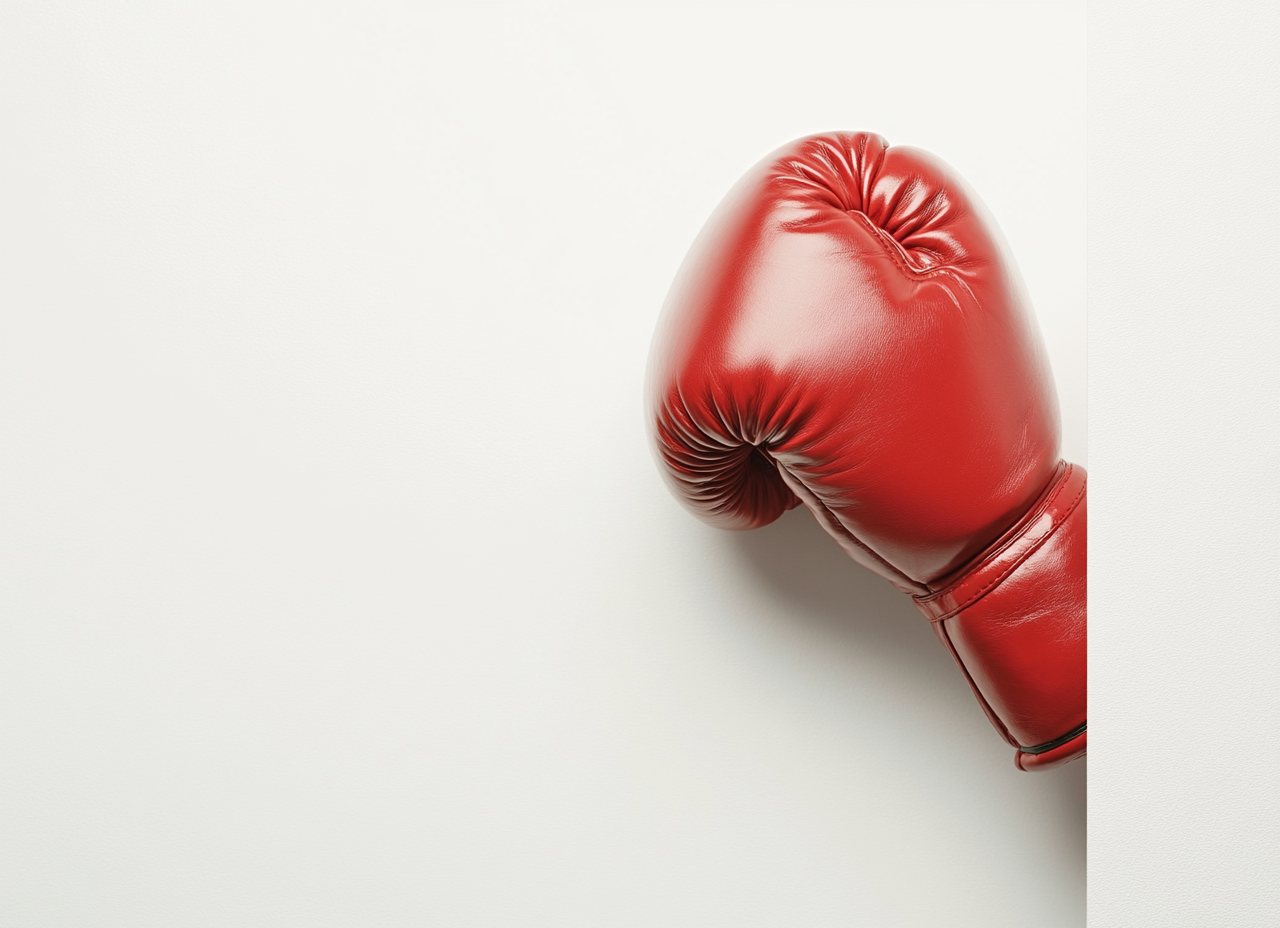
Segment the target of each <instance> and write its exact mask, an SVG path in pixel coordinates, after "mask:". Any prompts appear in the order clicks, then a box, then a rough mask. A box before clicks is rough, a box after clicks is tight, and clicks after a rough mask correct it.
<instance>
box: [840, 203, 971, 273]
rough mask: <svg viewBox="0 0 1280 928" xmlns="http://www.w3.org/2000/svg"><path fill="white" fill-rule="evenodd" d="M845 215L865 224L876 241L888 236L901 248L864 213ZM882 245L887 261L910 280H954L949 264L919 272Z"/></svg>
mask: <svg viewBox="0 0 1280 928" xmlns="http://www.w3.org/2000/svg"><path fill="white" fill-rule="evenodd" d="M845 213H846V214H847V215H849V216H856V217H857V218H858V219H860V220H862V221H863V222H864V223H866V224H867V227H868V228H869V229H870V230H871V231H872V232H874V233H875V234H876V238H877V239H883V237H884V236H885V235H887V236H889V238H890V239H892V241H893V242H894V244H896V245H897V246H898V248H902V243H901V242H899V241H898V240H897V239H896V238H893V233H891V232H889V231H888V230H887V229H882V228H880V227H879V226H878V225H876V224H875V223H874V222H872V221H871V217H870V216H868V215H867V214H866V213H864V212H863V211H862V210H860V209H848V210H845ZM882 244H884V246H885V254H887V255H888V256H889V259H890V260H891V261H893V263H894V264H896V265H897V266H898V270H900V271H902V272H903V273H904V274H906V275H907V276H908V277H910V278H912V279H913V280H931V279H932V278H934V277H941V276H947V277H951V278H952V279H954V278H955V268H954V267H953V266H952V265H950V264H940V265H938V266H937V267H931V268H929V269H928V270H924V271H919V270H916V269H915V268H913V267H912V266H911V265H909V264H907V262H906V261H905V260H904V259H903V257H902V255H901V254H900V253H899V252H898V250H897V248H894V247H893V246H892V245H890V244H889V243H888V242H882ZM904 250H905V249H904ZM966 289H967V288H966Z"/></svg>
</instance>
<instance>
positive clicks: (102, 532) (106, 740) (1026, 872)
mask: <svg viewBox="0 0 1280 928" xmlns="http://www.w3.org/2000/svg"><path fill="white" fill-rule="evenodd" d="M1084 29H1085V17H1084V10H1083V7H1082V6H1080V5H1078V4H1073V5H1068V6H1053V5H1039V4H1034V5H1018V6H989V5H984V6H981V7H972V6H968V5H963V4H949V5H945V6H917V5H886V4H882V3H877V4H873V5H868V6H855V5H846V6H836V7H807V6H795V5H785V6H773V7H731V6H705V7H697V8H692V9H685V8H679V7H644V8H635V7H615V6H597V7H572V8H566V7H535V8H485V9H478V10H477V9H472V8H466V9H464V8H453V7H450V8H431V9H429V10H417V11H411V10H406V9H400V8H391V7H367V6H365V5H363V4H350V5H348V6H347V7H346V8H345V9H341V10H337V11H334V10H332V9H329V8H327V7H326V8H325V9H323V10H322V9H317V8H315V7H314V6H309V5H299V6H294V7H289V6H273V7H270V8H268V9H260V8H258V7H248V6H246V7H241V8H236V9H216V10H204V11H200V10H197V9H195V8H194V6H188V7H186V8H184V9H182V10H177V9H174V8H172V7H164V6H158V5H157V6H152V7H133V6H129V7H125V6H115V5H108V6H102V5H95V6H89V5H86V6H84V7H82V8H79V9H70V8H63V7H38V6H34V5H32V6H25V7H19V6H16V5H6V6H5V7H4V10H3V13H2V14H0V122H2V124H3V127H4V129H3V133H4V140H3V142H2V143H0V198H3V199H2V200H0V234H2V235H3V243H2V247H0V304H2V308H0V435H2V436H3V441H0V520H2V523H3V529H2V530H0V617H2V618H0V699H2V700H3V706H4V708H3V712H2V713H0V744H2V745H3V761H2V762H0V823H2V824H0V922H3V923H5V924H12V925H24V926H33V928H34V926H55V925H56V926H94V928H111V926H130V928H140V926H166V928H172V926H187V925H219V926H224V925H244V926H272V928H275V926H290V925H297V926H307V928H318V926H325V925H333V926H344V928H347V926H353V925H379V926H391V925H404V926H420V925H448V926H526V925H528V926H534V925H548V926H551V925H555V926H602V925H607V926H629V925H634V926H657V925H662V926H691V928H692V926H697V928H707V926H720V925H723V926H734V928H746V926H778V925H797V926H826V925H832V926H834V925H868V926H892V925H902V926H917V925H919V926H924V925H930V926H932V925H940V924H945V925H947V926H952V928H959V926H968V925H972V926H982V928H999V926H1021V925H1026V924H1030V923H1034V924H1037V925H1040V926H1046V928H1048V926H1067V925H1078V924H1080V923H1081V921H1082V920H1083V917H1084V879H1085V860H1084V850H1085V844H1084V841H1085V832H1084V827H1085V772H1086V763H1085V762H1080V763H1076V764H1073V765H1070V766H1068V767H1066V768H1063V769H1060V770H1057V771H1052V772H1049V773H1046V774H1044V775H1040V776H1032V775H1026V774H1021V773H1019V772H1017V771H1016V770H1015V769H1014V766H1013V763H1012V756H1011V755H1012V752H1011V749H1009V748H1008V747H1007V746H1005V745H1004V743H1003V742H1002V741H1000V739H999V738H998V737H997V736H996V735H995V733H994V732H993V731H992V730H991V729H990V726H989V725H988V723H987V721H986V720H985V718H984V717H983V716H982V713H981V711H980V710H979V708H978V706H977V704H976V703H975V702H974V700H973V698H972V697H971V695H970V694H969V692H968V688H967V686H966V685H965V684H964V682H963V680H962V679H961V678H960V676H959V674H958V672H957V671H956V670H955V668H954V667H953V666H952V663H951V659H950V658H949V657H948V656H947V655H946V654H945V653H943V651H942V650H941V649H940V648H939V647H938V645H937V644H936V642H935V641H934V639H933V637H932V634H931V633H930V630H929V628H928V625H927V623H926V622H925V621H924V620H923V619H922V618H921V617H920V616H919V615H918V614H917V613H916V611H915V610H914V608H913V607H912V606H911V605H910V603H909V602H907V601H906V600H905V599H903V598H900V597H899V596H898V595H897V594H896V593H894V592H893V590H892V589H890V588H889V587H888V585H887V584H885V583H883V582H882V581H880V580H878V579H876V578H875V577H873V576H871V575H870V574H868V573H867V572H865V571H863V570H861V569H860V568H858V567H857V566H856V565H854V564H853V563H851V562H849V561H847V560H846V559H845V558H844V557H843V555H842V554H841V553H840V552H839V550H838V549H837V548H836V547H835V545H834V544H832V543H831V542H830V541H829V540H828V539H827V538H826V536H825V535H824V534H823V533H822V532H821V530H820V529H818V527H817V526H816V525H815V524H814V523H813V522H812V520H811V519H810V518H809V517H808V516H807V515H806V514H805V513H804V512H793V513H791V514H789V515H788V516H787V517H785V518H784V519H782V520H781V521H780V522H779V523H777V524H775V525H774V526H772V527H770V528H768V529H765V530H761V531H759V532H756V533H753V534H748V535H731V534H722V533H718V532H716V531H714V530H711V529H708V528H705V527H704V526H702V525H700V524H699V523H698V522H696V521H695V520H694V519H693V518H691V517H690V516H688V515H687V514H686V513H685V512H684V511H683V510H681V509H680V508H679V506H678V505H677V504H676V503H675V502H674V500H672V499H671V498H670V497H669V496H668V494H667V493H666V491H665V489H664V488H663V485H662V484H661V482H660V480H659V477H658V474H657V472H656V470H655V468H654V467H653V465H652V463H651V461H650V459H649V455H648V450H647V447H646V444H645V438H644V430H643V421H642V416H641V379H642V374H643V366H644V361H645V357H646V353H647V350H648V342H649V335H650V331H651V328H652V325H653V323H654V320H655V318H656V315H657V312H658V310H659V307H660V305H661V303H662V299H663V296H664V294H665V291H666V288H667V286H668V283H669V282H670V279H671V277H672V274H673V273H674V271H675V269H676V267H677V266H678V264H679V262H680V260H681V258H682V256H683V253H684V250H685V248H686V247H687V246H688V244H689V242H690V241H691V239H692V238H693V236H694V234H695V233H696V232H697V230H698V228H699V227H700V225H701V223H702V221H703V219H704V218H705V217H706V215H707V214H708V213H709V212H710V210H711V209H712V208H713V207H714V205H715V203H716V202H717V200H718V199H719V197H720V196H721V195H722V194H723V193H724V192H725V190H726V189H727V188H728V186H729V185H730V184H731V183H732V182H733V181H734V180H735V179H736V178H737V177H738V176H739V174H740V173H741V172H742V171H743V170H745V169H746V168H747V167H748V166H749V165H751V164H752V163H753V162H754V161H756V160H757V159H758V158H760V157H761V156H763V155H764V154H766V153H767V152H768V151H770V150H772V149H773V148H775V147H776V146H778V145H779V144H781V143H783V142H785V141H787V140H789V139H791V138H793V137H796V136H798V135H801V134H805V133H809V132H813V131H819V130H828V129H837V128H848V129H864V128H865V129H872V130H875V131H879V132H881V133H882V134H884V135H885V136H887V137H888V138H889V139H890V141H892V142H900V143H911V144H915V145H920V146H923V147H926V148H929V149H931V150H933V151H935V152H936V153H938V154H939V155H941V156H943V157H944V158H946V159H947V160H949V161H950V162H951V163H953V164H954V165H956V166H957V167H958V168H959V169H960V170H961V172H962V173H963V174H965V175H966V176H967V177H968V178H969V179H970V181H971V182H972V183H973V185H974V186H975V187H976V188H977V189H978V190H979V191H981V192H982V194H983V195H984V197H985V198H986V200H987V202H988V204H989V205H990V207H991V208H992V210H993V211H994V213H995V214H996V216H997V217H998V218H999V220H1000V221H1001V223H1002V225H1003V227H1004V230H1005V232H1006V234H1007V236H1008V238H1009V239H1010V241H1011V244H1012V247H1013V250H1014V253H1015V254H1016V255H1017V257H1018V259H1019V261H1020V262H1021V265H1022V268H1023V270H1024V273H1025V275H1026V278H1027V280H1028V283H1029V286H1030V289H1031V292H1032V294H1033V296H1034V298H1035V302H1036V307H1037V311H1038V313H1039V315H1040V321H1041V324H1042V327H1043V329H1044V332H1045V335H1046V338H1047V341H1048V344H1049V347H1050V351H1051V354H1052V359H1053V363H1054V369H1055V374H1056V376H1057V378H1058V383H1059V389H1060V393H1061V399H1062V403H1063V412H1064V428H1065V436H1064V438H1065V452H1066V454H1067V456H1068V457H1070V458H1071V459H1073V460H1075V461H1078V462H1081V463H1086V464H1087V463H1088V462H1087V449H1086V435H1085V426H1086V423H1085V401H1086V393H1085V367H1084V365H1085V332H1084V325H1085V281H1086V277H1085V257H1086V251H1085V207H1086V191H1085V153H1086V146H1085V127H1086V121H1085V109H1084V107H1085V93H1084V87H1085V44H1084V41H1085V33H1084Z"/></svg>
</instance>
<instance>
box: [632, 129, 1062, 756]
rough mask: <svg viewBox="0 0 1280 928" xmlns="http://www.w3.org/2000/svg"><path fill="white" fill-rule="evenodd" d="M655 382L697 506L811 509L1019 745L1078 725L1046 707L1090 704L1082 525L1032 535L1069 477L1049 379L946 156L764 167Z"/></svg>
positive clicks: (811, 158) (830, 139) (860, 139)
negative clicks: (911, 610)
mask: <svg viewBox="0 0 1280 928" xmlns="http://www.w3.org/2000/svg"><path fill="white" fill-rule="evenodd" d="M647 391H648V402H649V421H650V425H651V429H652V434H653V438H654V443H655V447H656V449H657V453H658V456H659V459H660V461H661V462H662V465H663V468H662V469H663V471H664V473H665V475H666V477H667V479H668V482H669V483H670V485H671V487H672V489H673V490H674V492H675V494H676V496H677V497H678V498H680V499H681V500H682V501H683V502H684V503H685V505H687V506H688V507H689V508H690V509H692V510H693V511H694V512H695V513H696V514H697V515H698V516H700V517H701V518H703V519H705V520H706V521H708V522H711V523H712V524H715V525H719V526H722V527H724V528H734V529H747V528H754V527H756V526H760V525H764V524H766V523H768V522H770V521H772V520H773V519H775V518H777V517H778V516H779V515H780V514H781V513H782V512H783V511H785V510H786V509H788V508H790V507H792V506H795V505H797V504H798V503H804V504H805V505H806V506H807V507H808V508H809V509H810V511H812V512H813V514H814V515H815V516H816V517H817V518H818V520H819V522H821V523H822V525H823V526H824V527H825V528H826V529H827V531H828V532H830V534H831V535H832V536H833V537H834V538H835V539H836V541H837V542H839V543H840V544H841V545H842V546H843V547H844V549H845V550H846V551H847V552H848V553H849V554H850V555H851V556H852V557H853V558H854V559H855V560H857V561H858V562H859V563H862V564H864V565H865V566H867V567H869V568H871V569H872V570H875V571H876V572H878V573H879V574H881V575H882V576H884V577H886V578H888V579H889V580H890V581H891V582H893V583H894V584H895V585H896V586H897V587H898V588H899V589H900V590H902V591H904V592H907V593H910V594H912V595H913V596H916V597H918V598H919V599H918V601H919V602H921V604H922V608H924V609H925V610H926V612H927V613H928V614H930V615H931V616H935V613H936V617H939V623H940V624H939V625H938V626H937V627H938V628H940V629H941V631H940V634H943V633H945V634H946V635H949V636H950V637H951V642H950V645H949V646H950V647H951V649H952V651H953V653H954V654H956V656H957V659H958V660H960V661H961V662H962V666H963V667H964V669H965V671H966V673H967V674H968V675H969V677H970V679H971V682H973V683H974V685H975V691H977V692H979V694H980V698H982V699H985V701H986V703H987V705H986V706H985V708H987V709H988V711H989V713H990V714H992V715H993V721H994V722H995V723H996V724H997V727H998V728H1001V727H1003V729H1004V730H1005V731H1007V732H1008V733H1009V734H1010V736H1011V737H1012V738H1013V739H1014V740H1015V741H1018V742H1019V743H1021V744H1022V745H1024V746H1030V745H1032V744H1039V743H1041V742H1027V741H1024V740H1021V739H1022V738H1024V737H1035V736H1037V733H1039V732H1041V731H1042V730H1046V731H1047V730H1049V729H1052V728H1053V727H1054V726H1055V725H1058V724H1059V722H1060V720H1061V719H1064V718H1068V717H1070V718H1074V715H1073V713H1074V712H1075V708H1072V709H1070V710H1068V709H1066V708H1064V707H1063V706H1060V705H1057V704H1054V705H1048V704H1045V705H1043V706H1040V705H1039V704H1038V703H1037V700H1038V699H1041V698H1044V699H1046V700H1049V701H1050V702H1052V701H1054V700H1059V699H1067V698H1068V697H1067V696H1066V695H1065V694H1066V693H1067V691H1068V690H1070V691H1071V693H1072V694H1074V693H1075V692H1076V691H1077V690H1078V693H1079V706H1078V708H1079V710H1080V713H1081V714H1082V713H1083V709H1084V703H1083V693H1084V689H1083V686H1084V674H1083V663H1082V656H1083V640H1084V619H1083V615H1084V596H1085V593H1084V573H1083V565H1084V547H1083V529H1082V528H1081V529H1080V534H1079V544H1078V545H1074V546H1068V547H1070V550H1069V551H1067V550H1066V549H1065V548H1064V549H1063V550H1059V547H1060V546H1059V545H1058V544H1051V543H1046V542H1044V540H1043V538H1041V541H1040V543H1039V545H1038V546H1037V545H1036V543H1035V538H1038V537H1040V536H1041V535H1043V533H1044V532H1045V531H1046V530H1047V528H1048V526H1047V525H1046V524H1041V523H1042V522H1043V518H1042V516H1044V513H1043V512H1042V513H1041V514H1040V515H1039V516H1035V513H1036V511H1037V507H1040V508H1041V509H1043V508H1044V507H1045V506H1046V505H1048V504H1047V503H1046V502H1045V501H1046V499H1048V496H1047V495H1046V494H1047V490H1048V488H1050V487H1051V486H1052V485H1056V483H1061V482H1062V480H1063V479H1064V474H1067V475H1068V476H1069V474H1070V471H1069V469H1063V468H1062V467H1061V466H1060V461H1059V455H1058V418H1057V400H1056V397H1055V395H1054V389H1053V381H1052V378H1051V376H1050V373H1049V369H1048V365H1047V362H1046V360H1045V357H1044V353H1043V349H1042V346H1041V343H1040V339H1039V335H1038V333H1037V331H1036V328H1035V323H1034V320H1033V316H1032V315H1031V313H1030V310H1029V304H1028V301H1027V297H1026V294H1025V290H1024V288H1023V285H1022V282H1021V279H1020V277H1019V275H1018V272H1017V269H1016V266H1015V265H1014V263H1013V261H1012V260H1011V259H1010V257H1009V256H1008V254H1007V252H1006V248H1005V245H1004V243H1003V241H1002V239H1001V237H1000V234H999V232H998V230H997V228H996V226H995V224H994V222H993V221H992V220H991V219H990V218H989V217H988V216H987V214H986V212H985V210H984V208H983V207H982V205H981V203H980V202H979V201H978V199H977V198H976V196H974V194H973V193H972V192H970V191H969V189H968V188H967V187H966V185H965V184H964V182H963V181H962V180H960V178H959V177H957V176H956V175H955V174H954V173H953V172H952V171H951V170H950V169H949V168H948V167H947V166H946V165H944V164H943V163H942V162H940V161H939V160H937V159H936V158H934V157H933V156H931V155H929V154H927V153H925V152H922V151H918V150H915V149H910V148H890V147H889V146H888V145H887V143H886V142H885V141H884V140H883V139H881V138H880V137H879V136H876V135H871V134H866V133H858V134H833V135H824V136H815V137H812V138H807V139H802V140H800V141H798V142H795V143H792V144H791V145H788V146H786V147H784V148H783V149H780V150H779V151H777V152H775V153H774V154H773V155H771V156H769V157H768V158H766V159H765V160H764V161H762V162H761V163H760V164H759V165H757V166H756V167H755V168H754V169H752V171H750V172H749V173H748V174H747V175H746V177H744V178H743V179H742V180H741V181H740V182H739V183H738V184H737V185H736V186H735V188H734V189H733V190H732V191H731V192H730V193H729V195H728V196H727V197H726V198H725V200H724V201H723V202H722V203H721V204H720V206H719V207H718V208H717V210H716V211H715V213H714V214H713V216H712V217H711V219H710V220H709V221H708V223H707V225H706V227H705V228H704V229H703V231H702V233H701V235H700V236H699V237H698V239H697V241H696V242H695V243H694V245H693V247H692V248H691V249H690V252H689V255H688V257H687V258H686V259H685V262H684V264H683V266H682V267H681V270H680V272H679V274H678V276H677V278H676V281H675V283H674V284H673V286H672V289H671V293H670V295H669V297H668V300H667V305H666V307H665V309H664V312H663V317H662V320H661V322H660V323H659V327H658V332H657V334H656V335H655V339H654V346H653V352H652V354H651V357H650V364H649V382H648V388H647ZM1081 476H1082V472H1081ZM1053 505H1057V504H1056V503H1055V504H1053ZM1077 508H1078V509H1079V511H1080V517H1079V522H1080V524H1081V526H1082V525H1083V521H1084V518H1083V508H1082V506H1078V507H1077ZM1055 511H1056V510H1055ZM1033 516H1035V517H1034V518H1033ZM1036 519H1040V520H1041V521H1040V522H1037V521H1036ZM1049 519H1050V522H1052V516H1049ZM1058 534H1062V532H1061V530H1058V531H1057V532H1056V533H1055V535H1054V537H1057V535H1058ZM1068 534H1070V533H1068ZM1065 537H1066V536H1064V538H1065ZM1072 537H1073V538H1074V537H1075V536H1074V535H1072ZM1019 557H1021V560H1019ZM1015 561H1016V563H1014V562H1015ZM1006 568H1012V570H1011V572H1009V576H1008V577H1007V578H1005V579H1002V580H1001V582H1000V583H999V584H998V586H997V589H998V591H999V592H998V593H997V594H995V595H993V594H992V593H986V594H984V595H982V596H980V597H978V598H976V599H974V601H973V602H972V603H965V602H964V600H965V599H966V598H967V597H968V596H969V594H971V593H972V591H973V589H975V588H980V587H982V586H983V585H984V584H986V583H989V582H990V581H991V580H992V579H993V577H995V576H996V575H998V574H1000V572H1001V571H1002V570H1006ZM975 571H977V573H975ZM1077 573H1078V575H1077ZM979 574H981V576H979ZM1006 587H1007V589H1006ZM1015 591H1017V592H1016V595H1015ZM948 596H951V597H953V598H954V597H958V598H956V599H955V600H954V602H953V601H952V600H951V599H948V598H947V597H948ZM1064 597H1065V600H1064ZM988 600H989V602H988ZM1064 601H1065V602H1068V603H1069V611H1071V616H1072V618H1069V619H1067V618H1063V619H1061V620H1059V619H1058V618H1055V616H1056V612H1055V611H1054V610H1056V609H1058V608H1060V607H1061V605H1062V602H1064ZM983 603H986V605H985V606H984V605H983ZM1053 604H1057V605H1053ZM1077 606H1078V609H1076V607H1077ZM930 609H933V610H934V612H933V613H929V612H928V610H930ZM945 612H951V613H952V614H951V615H949V616H947V617H946V618H945V619H942V618H940V616H941V614H942V613H945ZM1077 612H1078V620H1077V617H1076V613H1077ZM970 613H972V616H971V615H970ZM1050 613H1053V615H1050ZM978 616H981V617H982V618H978ZM1028 623H1029V625H1028ZM1020 625H1028V628H1027V629H1026V630H1025V631H1024V632H1020V633H1017V634H1013V633H1012V632H1010V631H1009V630H1010V629H1013V628H1016V627H1018V626H1020ZM1051 626H1052V629H1051ZM1033 627H1034V628H1043V629H1045V631H1044V632H1043V633H1033V631H1032V630H1031V629H1032V628H1033ZM999 629H1004V631H1003V632H1000V631H998V630H999ZM1064 636H1065V638H1064ZM1076 636H1078V641H1077V640H1076ZM1077 656H1079V658H1080V659H1079V660H1078V659H1077ZM1039 676H1044V677H1045V678H1046V679H1048V678H1054V679H1055V680H1056V679H1057V678H1058V677H1068V678H1071V679H1073V680H1074V679H1076V677H1078V686H1075V685H1074V684H1072V686H1067V685H1066V684H1060V683H1057V682H1054V683H1051V684H1050V683H1046V684H1045V685H1043V686H1040V685H1039V684H1036V683H1035V682H1034V681H1035V680H1036V679H1038V678H1039ZM1073 686H1074V689H1073V688H1072V687H1073ZM1037 687H1038V688H1037ZM983 694H985V695H983ZM1070 698H1072V699H1074V698H1075V696H1074V695H1072V696H1071V697H1070ZM1069 730H1070V729H1069V728H1067V729H1062V730H1059V731H1053V732H1052V733H1051V734H1049V735H1048V736H1047V737H1046V738H1044V739H1041V741H1048V740H1052V739H1054V738H1057V737H1059V736H1062V735H1064V734H1066V733H1067V732H1068V731H1069Z"/></svg>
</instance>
